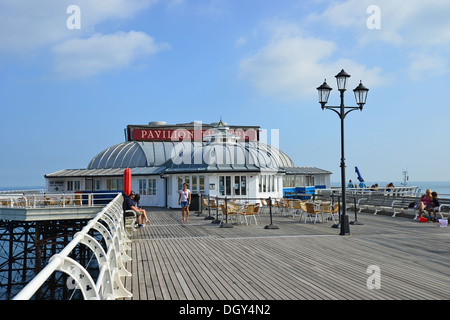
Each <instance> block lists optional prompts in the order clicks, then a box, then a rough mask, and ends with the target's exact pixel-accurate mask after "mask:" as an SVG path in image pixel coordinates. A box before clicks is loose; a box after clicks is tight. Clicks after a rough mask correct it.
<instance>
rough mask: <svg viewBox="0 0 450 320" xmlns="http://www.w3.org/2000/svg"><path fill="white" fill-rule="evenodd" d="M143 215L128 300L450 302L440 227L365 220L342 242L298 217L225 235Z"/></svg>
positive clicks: (168, 214) (448, 236)
mask: <svg viewBox="0 0 450 320" xmlns="http://www.w3.org/2000/svg"><path fill="white" fill-rule="evenodd" d="M147 209H148V213H149V218H150V220H151V224H150V225H148V226H146V227H144V228H140V229H139V230H138V231H137V232H134V233H133V237H132V240H133V241H132V252H131V254H132V259H133V260H132V261H131V262H129V264H131V265H128V269H129V270H131V272H132V274H133V276H132V277H131V278H127V280H126V283H125V284H126V288H127V290H129V291H130V292H132V293H133V297H132V300H323V299H324V300H379V299H382V300H398V299H401V300H414V299H418V300H423V299H425V300H426V299H429V300H441V299H445V300H447V299H449V298H450V227H448V228H440V227H439V224H438V223H432V222H430V223H419V222H417V221H413V220H412V219H411V218H405V217H395V218H393V217H391V216H383V215H376V216H374V215H371V214H368V213H362V214H358V220H359V221H360V222H362V223H364V225H351V226H350V230H351V235H348V236H339V235H338V234H339V229H334V228H331V225H332V223H331V222H328V223H317V224H313V223H309V222H308V223H306V224H305V223H303V222H299V219H298V217H297V218H293V217H292V216H290V217H288V216H274V218H273V224H274V225H276V226H278V227H279V229H278V230H267V229H264V226H265V225H267V224H269V216H268V215H267V214H265V215H262V216H261V221H258V225H255V224H254V223H252V224H251V225H250V226H247V225H245V224H240V225H233V226H234V227H233V228H229V229H228V228H220V227H219V226H218V225H216V224H211V221H210V220H204V216H205V215H204V214H202V215H201V216H197V215H196V214H194V213H191V215H190V221H189V222H188V223H186V222H185V223H182V222H181V212H180V210H168V209H167V210H166V209H156V208H147ZM349 218H350V219H349V220H350V221H351V220H353V219H354V213H353V212H349ZM371 266H376V267H378V268H379V273H375V274H372V273H368V271H369V272H370V271H371V270H373V269H371V268H372V267H371ZM378 275H379V278H378V279H379V280H380V282H374V281H372V279H373V277H374V276H378ZM369 277H372V278H370V279H369ZM368 280H369V281H368ZM368 282H369V284H372V285H379V286H378V287H376V288H374V289H369V288H368Z"/></svg>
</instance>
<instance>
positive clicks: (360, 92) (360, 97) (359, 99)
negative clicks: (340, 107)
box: [353, 81, 369, 110]
mask: <svg viewBox="0 0 450 320" xmlns="http://www.w3.org/2000/svg"><path fill="white" fill-rule="evenodd" d="M368 91H369V89H367V88H366V87H364V85H363V84H362V81H360V83H359V85H358V86H357V87H356V88H355V89H353V92H354V93H355V99H356V103H357V104H358V105H359V108H360V109H361V110H362V108H363V106H364V104H366V99H367V92H368Z"/></svg>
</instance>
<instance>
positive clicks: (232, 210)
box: [219, 204, 238, 223]
mask: <svg viewBox="0 0 450 320" xmlns="http://www.w3.org/2000/svg"><path fill="white" fill-rule="evenodd" d="M219 207H220V209H221V210H222V222H223V220H224V219H228V218H229V219H230V221H232V218H233V217H234V218H235V221H236V223H237V215H238V208H236V207H234V206H233V205H227V207H225V205H224V204H221V205H219ZM227 216H228V218H227Z"/></svg>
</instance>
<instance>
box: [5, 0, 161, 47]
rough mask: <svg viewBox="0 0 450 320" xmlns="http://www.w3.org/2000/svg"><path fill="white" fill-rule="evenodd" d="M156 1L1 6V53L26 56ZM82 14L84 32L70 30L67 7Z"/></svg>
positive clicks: (61, 0)
mask: <svg viewBox="0 0 450 320" xmlns="http://www.w3.org/2000/svg"><path fill="white" fill-rule="evenodd" d="M155 1H156V0H95V1H92V0H77V1H75V2H74V1H72V0H39V1H28V0H14V1H1V2H0V39H2V41H1V42H0V51H1V52H2V53H9V54H17V53H19V54H26V53H29V52H30V51H31V52H32V51H35V50H37V49H40V48H42V47H44V46H47V45H53V44H55V43H58V42H60V41H64V40H66V39H69V38H73V37H77V36H79V35H80V34H83V35H86V34H90V33H93V32H95V27H96V25H97V24H99V23H101V22H103V21H106V20H108V19H128V18H131V17H132V16H133V15H134V14H136V13H137V12H139V11H140V10H143V9H145V8H147V7H149V6H151V5H152V4H153V3H154V2H155ZM72 4H76V5H77V6H79V7H80V10H81V30H79V31H73V30H68V29H67V26H66V20H67V18H69V16H70V15H69V14H67V12H66V10H67V7H68V6H70V5H72Z"/></svg>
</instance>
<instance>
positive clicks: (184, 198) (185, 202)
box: [178, 183, 191, 222]
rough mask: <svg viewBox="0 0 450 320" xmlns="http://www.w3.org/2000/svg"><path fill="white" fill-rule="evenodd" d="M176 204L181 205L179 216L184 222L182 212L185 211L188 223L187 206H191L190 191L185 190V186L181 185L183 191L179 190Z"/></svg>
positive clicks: (184, 184)
mask: <svg viewBox="0 0 450 320" xmlns="http://www.w3.org/2000/svg"><path fill="white" fill-rule="evenodd" d="M178 204H181V214H182V219H181V221H182V222H183V221H185V220H184V212H185V211H186V221H189V205H190V204H191V190H189V189H188V188H187V184H186V183H183V189H182V190H180V195H179V196H178Z"/></svg>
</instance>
